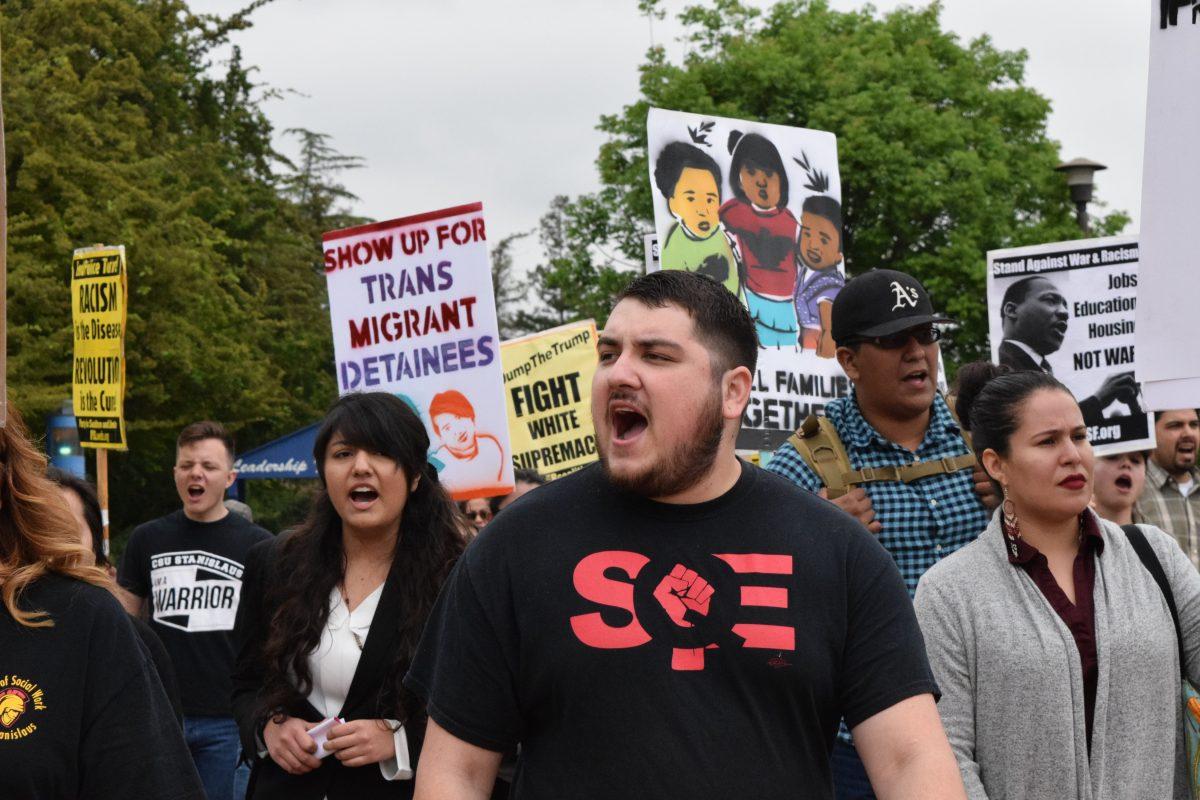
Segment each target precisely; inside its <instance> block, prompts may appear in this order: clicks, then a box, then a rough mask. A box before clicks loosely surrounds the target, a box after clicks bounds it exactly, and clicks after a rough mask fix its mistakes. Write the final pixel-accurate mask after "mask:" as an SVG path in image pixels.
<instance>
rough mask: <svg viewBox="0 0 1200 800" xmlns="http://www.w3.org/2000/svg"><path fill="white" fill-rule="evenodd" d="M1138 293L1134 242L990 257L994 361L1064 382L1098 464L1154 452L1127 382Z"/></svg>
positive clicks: (1057, 246)
mask: <svg viewBox="0 0 1200 800" xmlns="http://www.w3.org/2000/svg"><path fill="white" fill-rule="evenodd" d="M1137 284H1138V242H1137V239H1136V238H1135V237H1129V236H1118V237H1110V238H1104V239H1082V240H1077V241H1072V242H1057V243H1054V244H1041V245H1033V246H1030V247H1017V248H1011V249H1007V250H993V251H991V252H989V253H988V275H987V294H988V329H989V332H990V339H991V350H992V360H993V361H995V362H996V363H999V364H1004V365H1007V366H1009V367H1011V368H1013V369H1019V370H1020V369H1030V370H1041V371H1043V372H1049V373H1051V374H1053V375H1054V376H1055V377H1056V378H1058V379H1059V380H1060V381H1062V382H1063V384H1065V385H1066V387H1067V388H1068V389H1070V390H1071V392H1072V393H1073V394H1074V395H1075V399H1076V400H1078V401H1079V407H1080V410H1081V411H1082V412H1083V419H1084V423H1085V424H1086V425H1087V428H1088V438H1089V439H1090V440H1091V443H1092V445H1093V447H1094V448H1095V451H1096V454H1097V455H1101V456H1103V455H1113V454H1115V453H1123V452H1128V451H1131V450H1145V449H1148V448H1151V447H1153V446H1154V425H1153V424H1152V421H1151V419H1150V416H1149V415H1148V414H1147V413H1146V410H1145V404H1144V402H1143V401H1142V398H1141V393H1140V390H1139V386H1138V384H1137V381H1136V380H1135V378H1134V372H1135V362H1136V357H1137V356H1136V349H1135V344H1134V310H1135V308H1136V307H1137Z"/></svg>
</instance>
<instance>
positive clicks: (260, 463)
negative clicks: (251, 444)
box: [233, 422, 321, 480]
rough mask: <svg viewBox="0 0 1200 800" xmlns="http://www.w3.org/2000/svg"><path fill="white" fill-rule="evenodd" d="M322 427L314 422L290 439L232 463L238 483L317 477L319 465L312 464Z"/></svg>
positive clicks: (276, 441)
mask: <svg viewBox="0 0 1200 800" xmlns="http://www.w3.org/2000/svg"><path fill="white" fill-rule="evenodd" d="M320 425H321V423H320V422H314V423H313V424H312V425H309V426H307V427H304V428H301V429H299V430H297V431H292V432H291V433H289V434H288V435H287V436H283V437H281V438H279V439H276V440H275V441H273V442H268V443H267V444H264V445H262V446H261V447H256V448H254V449H253V450H250V451H247V452H245V453H242V454H241V455H240V456H238V457H237V458H235V459H234V460H233V468H234V469H236V470H237V473H238V480H261V479H264V478H275V479H284V480H288V479H295V478H315V477H317V465H316V463H315V462H314V461H313V457H312V451H313V443H314V442H315V441H316V439H317V428H319V427H320Z"/></svg>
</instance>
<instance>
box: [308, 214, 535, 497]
mask: <svg viewBox="0 0 1200 800" xmlns="http://www.w3.org/2000/svg"><path fill="white" fill-rule="evenodd" d="M323 242H324V251H325V275H326V284H327V287H328V290H329V317H330V321H331V323H332V327H333V352H334V361H335V365H336V371H337V381H338V391H339V392H340V393H342V394H345V393H347V392H356V391H357V392H362V391H384V392H392V393H393V394H396V395H399V396H400V397H401V398H403V399H404V400H406V401H407V402H408V403H409V405H411V406H412V407H413V408H414V409H415V410H416V411H417V413H418V414H419V415H420V417H421V419H422V420H423V421H424V422H425V426H426V428H427V430H428V431H429V439H430V442H431V443H432V445H431V448H432V449H431V453H430V461H432V462H433V463H434V464H435V465H436V466H437V467H438V471H439V472H438V474H439V479H440V480H441V482H442V483H443V484H444V485H445V486H446V488H447V489H448V490H449V491H450V493H451V494H452V495H453V496H454V498H455V499H458V500H462V499H466V498H470V497H488V496H493V495H499V494H506V493H507V492H509V491H511V490H512V486H513V479H512V458H511V455H512V450H511V448H510V447H509V443H508V425H507V415H506V412H505V406H504V387H503V375H502V369H501V365H500V358H499V355H500V341H499V333H498V328H497V323H496V302H495V297H494V295H493V294H492V279H491V267H490V264H489V261H488V252H487V240H486V235H485V229H484V224H483V213H482V205H481V204H479V203H474V204H472V205H466V206H458V207H455V208H448V209H445V210H442V211H433V212H430V213H428V214H420V215H417V216H413V217H406V218H403V219H395V220H390V221H388V222H378V223H374V224H370V225H363V226H360V227H357V228H348V229H345V230H340V231H332V232H330V233H327V234H325V236H324V237H323Z"/></svg>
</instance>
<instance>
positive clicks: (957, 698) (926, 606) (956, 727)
mask: <svg viewBox="0 0 1200 800" xmlns="http://www.w3.org/2000/svg"><path fill="white" fill-rule="evenodd" d="M928 577H929V576H928V575H926V577H924V578H922V579H921V582H920V583H919V584H918V585H917V594H916V598H915V599H914V601H913V602H914V605H915V608H916V611H917V621H918V622H919V623H920V625H921V633H922V635H923V636H924V637H925V650H926V652H927V653H928V655H929V664H930V666H931V667H932V668H933V676H934V679H935V680H936V681H937V684H938V688H940V689H941V691H942V697H941V700H939V701H938V713H939V714H940V715H941V717H942V725H943V727H945V729H946V736H947V738H949V740H950V747H951V749H952V750H953V751H954V758H955V760H956V761H958V769H959V772H961V773H962V779H963V784H964V785H965V786H966V789H967V797H968V798H970V800H988V796H987V792H986V791H984V788H983V781H982V780H981V779H980V777H979V764H978V763H977V762H976V761H975V688H976V686H975V684H976V681H975V644H974V641H973V634H971V633H970V632H969V631H965V630H964V624H965V622H966V621H965V620H963V619H962V617H961V615H960V614H959V613H958V610H957V609H958V607H960V606H961V602H960V603H955V602H953V601H952V599H951V598H950V597H949V595H948V593H947V590H946V587H945V586H943V585H940V584H938V583H937V582H936V579H935V580H934V581H930V580H928Z"/></svg>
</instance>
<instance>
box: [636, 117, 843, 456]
mask: <svg viewBox="0 0 1200 800" xmlns="http://www.w3.org/2000/svg"><path fill="white" fill-rule="evenodd" d="M646 125H647V142H648V147H649V164H650V179H651V184H652V186H653V188H654V222H655V229H656V232H657V234H658V241H659V242H660V243H661V249H660V253H659V259H660V263H661V267H662V269H685V270H688V271H691V272H697V273H700V274H701V275H705V276H707V277H709V278H711V279H713V280H715V281H717V282H719V283H721V284H723V285H724V286H725V287H726V288H727V289H729V291H731V292H733V293H734V294H736V295H737V296H738V298H740V299H741V300H742V302H743V303H744V304H745V305H746V308H747V309H748V310H749V312H750V315H751V317H752V318H753V319H754V324H755V327H756V330H757V333H758V340H759V346H760V348H761V349H760V351H759V366H758V374H757V375H756V380H755V386H754V391H753V393H752V396H751V401H750V406H749V407H748V408H747V410H746V418H745V419H744V420H743V434H742V437H741V438H740V439H739V447H745V448H761V449H770V448H773V447H775V446H776V445H778V444H779V443H780V442H782V441H783V439H784V438H786V435H788V434H790V433H791V432H792V431H794V430H795V429H796V428H797V427H799V425H800V423H801V422H803V420H804V418H805V417H806V416H808V415H809V414H810V413H816V412H818V411H820V410H821V409H822V408H823V407H824V405H825V404H826V403H828V402H829V401H830V400H832V399H834V398H836V397H840V396H842V395H844V394H846V393H847V392H848V391H849V383H848V381H847V380H846V377H845V375H844V374H843V373H842V370H841V368H840V367H839V366H838V364H837V362H836V361H835V360H834V358H833V356H834V352H835V350H836V348H835V347H834V344H833V338H832V330H831V317H832V314H831V312H832V308H833V299H834V297H836V296H837V293H838V291H839V290H840V289H841V287H842V286H843V285H845V268H844V266H843V259H842V212H841V181H840V178H839V175H838V165H837V138H836V137H835V136H834V135H833V134H831V133H827V132H824V131H813V130H806V129H803V128H790V127H786V126H783V125H769V124H765V123H760V122H749V121H745V120H734V119H725V118H723V117H711V116H702V115H698V114H687V113H682V112H675V111H664V110H662V109H657V108H653V109H650V113H649V117H648V119H647V123H646Z"/></svg>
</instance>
